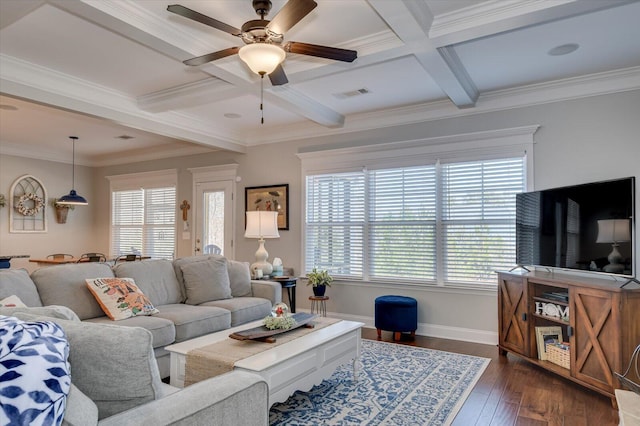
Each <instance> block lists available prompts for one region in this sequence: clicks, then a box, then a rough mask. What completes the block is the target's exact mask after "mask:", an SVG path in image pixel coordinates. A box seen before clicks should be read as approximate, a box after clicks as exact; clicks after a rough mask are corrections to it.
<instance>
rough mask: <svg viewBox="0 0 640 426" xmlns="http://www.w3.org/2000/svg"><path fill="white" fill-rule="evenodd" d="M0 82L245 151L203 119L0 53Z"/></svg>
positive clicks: (47, 99)
mask: <svg viewBox="0 0 640 426" xmlns="http://www.w3.org/2000/svg"><path fill="white" fill-rule="evenodd" d="M0 83H1V84H2V92H3V93H5V94H8V95H12V96H17V97H21V98H26V99H31V100H34V101H37V102H41V103H44V104H47V105H53V106H56V107H60V108H64V109H67V110H71V111H75V112H78V113H81V114H84V115H91V116H96V117H101V118H105V119H108V120H112V121H114V122H116V123H119V124H122V125H124V126H128V127H132V128H135V129H140V130H144V131H148V132H152V133H156V134H160V135H163V136H168V137H173V138H176V139H182V140H186V141H189V142H194V143H198V144H201V145H205V146H209V147H210V148H221V149H226V150H230V151H234V152H242V153H244V152H246V146H245V145H243V144H241V143H240V142H239V141H234V140H233V139H232V138H231V137H230V135H228V134H223V133H221V132H220V131H219V130H218V129H217V128H216V127H215V126H213V125H211V124H210V123H207V122H205V121H204V120H197V119H194V118H192V117H189V116H187V115H185V114H181V113H177V112H162V113H156V114H152V113H148V112H145V111H141V110H140V109H139V108H138V106H137V103H136V100H135V99H134V98H131V97H129V96H126V95H124V94H123V93H121V92H117V91H115V90H111V89H109V88H106V87H104V86H100V85H97V84H94V83H91V82H88V81H86V80H82V79H78V78H74V77H71V76H69V75H67V74H64V73H61V72H58V71H55V70H52V69H49V68H45V67H41V66H38V65H35V64H33V63H30V62H26V61H22V60H20V59H17V58H14V57H11V56H7V55H4V54H0Z"/></svg>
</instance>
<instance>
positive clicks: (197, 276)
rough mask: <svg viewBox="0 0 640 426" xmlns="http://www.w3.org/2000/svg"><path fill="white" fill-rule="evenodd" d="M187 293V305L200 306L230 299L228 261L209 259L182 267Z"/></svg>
mask: <svg viewBox="0 0 640 426" xmlns="http://www.w3.org/2000/svg"><path fill="white" fill-rule="evenodd" d="M181 270H182V277H183V279H184V287H185V291H186V293H187V300H186V301H185V303H188V304H190V305H199V304H201V303H204V302H210V301H212V300H221V299H230V298H231V286H230V284H229V273H228V272H227V259H225V258H221V259H207V260H203V261H202V262H194V263H189V264H186V265H183V266H182V267H181Z"/></svg>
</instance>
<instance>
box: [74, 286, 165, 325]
mask: <svg viewBox="0 0 640 426" xmlns="http://www.w3.org/2000/svg"><path fill="white" fill-rule="evenodd" d="M85 281H86V282H87V287H88V288H89V291H91V293H92V294H93V296H94V297H95V298H96V300H97V301H98V303H99V304H100V306H101V307H102V310H103V311H104V313H105V314H107V316H108V317H109V318H111V319H112V320H114V321H118V320H123V319H127V318H131V317H135V316H138V315H153V314H157V313H158V310H157V309H156V308H155V306H153V304H152V303H151V301H150V300H149V298H148V297H147V296H145V295H144V293H143V292H142V291H140V289H139V288H138V286H136V283H135V281H134V280H133V279H132V278H91V279H87V280H85Z"/></svg>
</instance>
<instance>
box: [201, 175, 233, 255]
mask: <svg viewBox="0 0 640 426" xmlns="http://www.w3.org/2000/svg"><path fill="white" fill-rule="evenodd" d="M195 194H196V199H195V202H194V204H195V206H194V207H195V208H194V222H195V239H194V248H193V249H194V254H196V255H202V254H222V255H225V256H227V257H230V258H232V251H233V184H232V181H215V182H200V183H197V184H196V191H195Z"/></svg>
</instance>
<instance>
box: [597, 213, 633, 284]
mask: <svg viewBox="0 0 640 426" xmlns="http://www.w3.org/2000/svg"><path fill="white" fill-rule="evenodd" d="M626 241H631V233H630V232H629V219H604V220H599V221H598V239H597V240H596V242H597V243H611V247H613V250H611V253H609V256H608V257H607V259H608V260H609V264H608V265H606V266H605V267H604V268H602V269H603V270H604V271H605V272H611V273H616V274H620V273H622V272H624V264H622V263H621V262H622V259H623V258H622V255H621V254H620V252H619V251H618V243H622V242H626Z"/></svg>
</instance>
